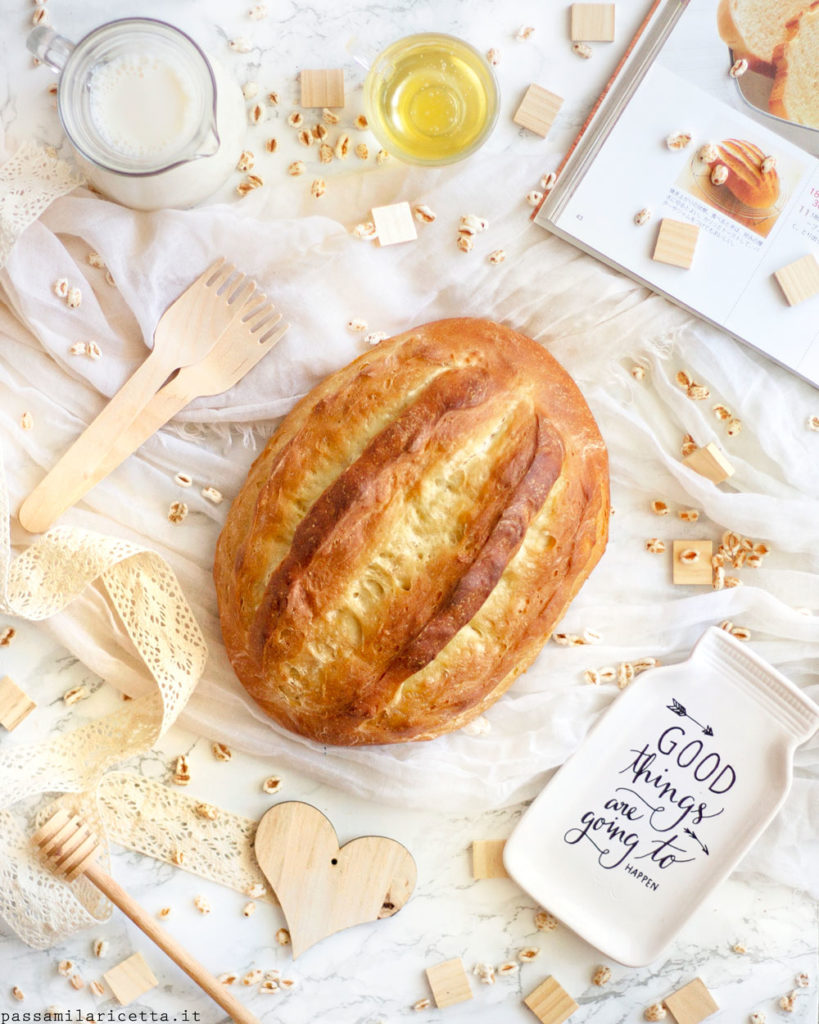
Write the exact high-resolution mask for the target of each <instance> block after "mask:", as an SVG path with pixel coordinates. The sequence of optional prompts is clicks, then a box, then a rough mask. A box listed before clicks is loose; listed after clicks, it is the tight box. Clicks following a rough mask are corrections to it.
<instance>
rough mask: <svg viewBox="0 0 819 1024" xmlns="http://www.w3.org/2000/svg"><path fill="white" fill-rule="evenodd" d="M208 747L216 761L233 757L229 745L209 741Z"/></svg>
mask: <svg viewBox="0 0 819 1024" xmlns="http://www.w3.org/2000/svg"><path fill="white" fill-rule="evenodd" d="M210 749H211V751H212V753H213V756H214V757H215V758H216V760H217V761H229V760H230V759H231V758H232V757H233V752H232V751H231V749H230V747H228V746H226V745H225V744H224V743H211V746H210Z"/></svg>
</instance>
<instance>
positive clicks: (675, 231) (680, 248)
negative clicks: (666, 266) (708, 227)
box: [651, 217, 700, 270]
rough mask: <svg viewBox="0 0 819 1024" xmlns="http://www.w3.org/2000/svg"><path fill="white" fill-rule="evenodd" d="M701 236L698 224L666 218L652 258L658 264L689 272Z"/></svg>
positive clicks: (663, 220) (661, 224)
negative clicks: (668, 264) (667, 264)
mask: <svg viewBox="0 0 819 1024" xmlns="http://www.w3.org/2000/svg"><path fill="white" fill-rule="evenodd" d="M699 234H700V229H699V228H698V227H697V225H696V224H686V223H685V221H681V220H671V218H669V217H664V218H663V219H662V220H661V221H660V230H659V232H658V233H657V242H656V243H655V245H654V252H653V254H652V257H651V258H652V259H653V260H656V261H657V263H670V264H671V266H672V267H682V268H683V269H684V270H688V268H689V267H690V266H691V264H692V263H693V262H694V251H695V250H696V248H697V239H698V238H699Z"/></svg>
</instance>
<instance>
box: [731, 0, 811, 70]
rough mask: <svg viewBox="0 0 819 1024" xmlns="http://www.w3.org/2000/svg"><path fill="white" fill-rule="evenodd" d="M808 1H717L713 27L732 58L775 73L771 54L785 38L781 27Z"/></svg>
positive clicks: (798, 12)
mask: <svg viewBox="0 0 819 1024" xmlns="http://www.w3.org/2000/svg"><path fill="white" fill-rule="evenodd" d="M809 3H810V0H720V5H719V8H718V10H717V27H718V29H719V34H720V36H721V37H722V39H723V41H724V42H726V43H727V44H728V45H729V46H730V47H731V49H732V51H733V54H734V57H735V58H739V57H744V58H745V59H746V60H747V61H748V64H749V66H750V67H751V68H752V69H753V70H754V71H759V72H761V73H762V74H767V75H773V74H775V72H776V66H775V64H774V51H775V50H776V48H777V46H779V45H780V43H782V42H783V41H784V39H785V31H786V30H785V26H786V24H787V23H788V22H789V21H790V20H791V18H794V17H796V16H797V15H798V14H800V13H801V12H802V10H803V9H804V8H805V7H807V6H808V5H809Z"/></svg>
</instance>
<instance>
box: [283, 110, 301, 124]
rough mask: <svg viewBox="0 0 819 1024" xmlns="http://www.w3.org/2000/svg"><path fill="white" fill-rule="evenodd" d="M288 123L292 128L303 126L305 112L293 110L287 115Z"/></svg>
mask: <svg viewBox="0 0 819 1024" xmlns="http://www.w3.org/2000/svg"><path fill="white" fill-rule="evenodd" d="M287 123H288V124H289V125H290V127H291V128H301V126H302V125H303V124H304V114H302V113H300V112H299V111H298V110H292V111H291V112H290V113H289V114H288V115H287Z"/></svg>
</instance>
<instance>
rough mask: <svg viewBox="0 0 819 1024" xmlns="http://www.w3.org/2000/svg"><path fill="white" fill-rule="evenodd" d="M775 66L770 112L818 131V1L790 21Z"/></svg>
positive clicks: (777, 49) (779, 47) (777, 51)
mask: <svg viewBox="0 0 819 1024" xmlns="http://www.w3.org/2000/svg"><path fill="white" fill-rule="evenodd" d="M774 63H775V64H776V77H775V78H774V84H773V88H772V89H771V97H770V101H769V109H770V111H771V113H772V114H777V115H778V116H779V117H784V118H785V119H786V120H787V121H794V122H795V123H796V124H807V125H811V126H812V127H814V128H819V0H815V2H814V3H812V4H811V5H810V7H808V8H807V10H805V11H803V12H802V14H800V15H799V16H798V17H796V18H792V19H791V20H790V21H789V22H788V24H787V26H786V31H785V38H784V39H783V40H782V42H781V43H780V44H779V46H777V48H776V52H775V53H774Z"/></svg>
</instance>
